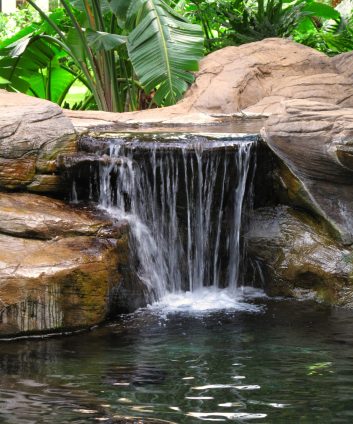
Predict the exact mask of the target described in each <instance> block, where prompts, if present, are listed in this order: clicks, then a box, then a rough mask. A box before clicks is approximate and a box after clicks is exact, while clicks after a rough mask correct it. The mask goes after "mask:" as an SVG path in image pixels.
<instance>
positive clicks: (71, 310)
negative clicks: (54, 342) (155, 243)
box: [0, 193, 140, 336]
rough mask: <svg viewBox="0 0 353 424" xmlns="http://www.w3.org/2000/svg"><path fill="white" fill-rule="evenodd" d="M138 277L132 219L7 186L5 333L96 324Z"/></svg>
mask: <svg viewBox="0 0 353 424" xmlns="http://www.w3.org/2000/svg"><path fill="white" fill-rule="evenodd" d="M28 237H30V238H28ZM133 282H134V278H133V276H132V275H130V271H129V247H128V227H127V225H126V224H124V223H122V224H120V225H119V226H112V225H111V223H109V222H107V221H104V220H99V219H97V218H94V217H93V216H91V215H90V214H89V213H87V212H84V211H73V210H72V209H71V208H70V207H69V206H66V205H65V204H64V203H62V202H60V201H54V200H53V199H49V198H46V197H43V196H37V195H33V194H21V195H10V194H4V193H0V335H1V336H4V335H6V334H16V333H21V332H27V331H39V330H41V331H49V330H50V331H51V330H58V329H63V328H69V329H74V328H80V327H87V326H91V325H94V324H97V323H99V322H101V321H103V320H104V319H106V317H107V316H108V315H109V314H111V313H112V312H114V310H115V308H116V305H115V300H114V296H115V297H116V298H119V296H117V293H118V292H119V290H120V288H121V289H122V290H123V291H124V293H126V292H127V290H128V288H129V284H130V285H131V284H133ZM133 287H134V290H135V291H136V287H135V286H133ZM111 292H114V293H115V295H114V296H110V294H111ZM119 301H120V302H121V299H120V300H119ZM126 301H128V299H126ZM134 302H135V300H134ZM118 306H119V308H121V307H122V306H123V305H118ZM138 306H140V305H138ZM128 308H129V306H128V305H127V304H126V305H125V309H128Z"/></svg>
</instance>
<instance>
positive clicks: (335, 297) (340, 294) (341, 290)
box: [246, 207, 353, 306]
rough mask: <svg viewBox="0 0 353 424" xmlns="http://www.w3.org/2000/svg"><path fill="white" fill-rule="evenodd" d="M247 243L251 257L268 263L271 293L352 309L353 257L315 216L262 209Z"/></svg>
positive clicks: (282, 208)
mask: <svg viewBox="0 0 353 424" xmlns="http://www.w3.org/2000/svg"><path fill="white" fill-rule="evenodd" d="M246 240H247V243H248V248H249V254H250V256H252V257H253V258H256V259H258V260H260V261H261V262H263V263H265V264H266V270H267V274H268V275H267V278H266V284H267V285H268V290H269V292H270V293H271V294H276V295H279V294H280V295H283V294H284V295H291V296H298V295H299V296H301V295H303V294H310V295H313V296H315V297H316V298H318V299H321V300H325V301H328V302H329V303H333V304H341V305H345V306H347V302H345V299H346V298H347V293H348V292H350V294H351V295H353V289H352V277H353V264H352V257H353V252H352V250H351V249H344V248H342V247H341V246H340V245H339V244H338V243H336V242H334V241H333V240H332V239H331V238H330V237H329V236H328V235H327V234H326V233H325V231H324V230H323V229H322V228H321V227H320V225H319V223H318V222H316V221H315V220H314V219H312V218H311V217H310V216H309V215H307V214H305V213H303V212H299V211H295V210H293V209H291V208H289V207H277V208H260V209H258V210H256V211H255V214H254V216H253V218H252V220H251V223H250V229H249V231H248V233H247V234H246ZM349 306H352V302H350V304H349Z"/></svg>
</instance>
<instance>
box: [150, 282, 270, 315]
mask: <svg viewBox="0 0 353 424" xmlns="http://www.w3.org/2000/svg"><path fill="white" fill-rule="evenodd" d="M261 297H266V296H265V294H264V292H263V291H261V290H256V289H253V288H252V287H242V288H239V289H237V290H236V291H234V290H228V289H219V288H215V287H204V288H202V289H199V290H196V291H194V292H183V293H169V294H167V295H166V296H164V297H163V298H162V299H161V300H160V301H158V302H155V303H154V304H152V305H150V306H149V308H150V309H152V310H157V311H161V312H164V313H173V312H187V313H200V312H201V313H203V312H206V313H207V312H212V311H217V310H227V311H241V312H252V313H254V312H261V311H262V310H263V306H261V305H255V304H253V303H250V302H249V301H251V300H253V299H255V298H261Z"/></svg>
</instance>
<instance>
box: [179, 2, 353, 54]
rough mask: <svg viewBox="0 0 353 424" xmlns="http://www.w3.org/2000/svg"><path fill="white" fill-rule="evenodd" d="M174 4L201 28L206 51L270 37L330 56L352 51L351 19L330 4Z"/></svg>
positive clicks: (352, 25)
mask: <svg viewBox="0 0 353 424" xmlns="http://www.w3.org/2000/svg"><path fill="white" fill-rule="evenodd" d="M173 3H174V6H175V7H176V8H177V9H178V10H180V11H181V12H182V13H183V14H185V16H188V17H189V18H191V19H192V21H193V22H195V23H199V24H200V25H201V26H202V28H203V30H204V34H205V38H206V48H207V51H212V50H215V49H218V48H220V47H224V46H226V45H239V44H243V43H247V42H251V41H257V40H261V39H263V38H267V37H290V38H294V39H295V40H296V41H298V42H300V43H303V44H306V45H309V46H311V47H314V48H317V49H318V50H321V51H324V52H326V53H329V54H334V53H339V52H342V51H347V50H352V49H353V44H352V37H351V33H352V28H353V23H352V20H345V19H343V18H342V16H341V15H340V13H339V11H338V10H336V9H335V8H334V7H333V6H332V5H331V4H330V3H331V2H330V1H326V2H322V1H320V2H319V1H314V0H293V1H291V0H207V1H201V0H187V1H186V0H179V1H178V0H175V1H174V2H173ZM339 8H340V6H339V7H338V9H339Z"/></svg>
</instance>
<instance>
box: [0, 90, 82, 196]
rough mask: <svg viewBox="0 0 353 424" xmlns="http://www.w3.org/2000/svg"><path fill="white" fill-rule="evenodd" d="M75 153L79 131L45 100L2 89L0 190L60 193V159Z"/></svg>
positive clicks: (53, 105) (0, 100) (0, 91)
mask: <svg viewBox="0 0 353 424" xmlns="http://www.w3.org/2000/svg"><path fill="white" fill-rule="evenodd" d="M75 151H76V131H75V129H74V127H73V125H72V123H71V121H70V120H69V119H68V118H67V117H66V116H65V115H64V114H63V111H62V109H61V108H60V107H59V106H58V105H55V104H54V103H51V102H49V101H46V100H41V99H37V98H35V97H30V96H26V95H24V94H19V93H9V92H7V91H4V90H0V190H1V189H7V190H9V189H21V190H28V191H33V192H47V193H50V192H57V191H60V189H61V188H62V187H61V183H62V181H61V178H60V176H59V170H58V166H57V159H58V156H59V155H61V154H65V155H68V154H72V153H74V152H75Z"/></svg>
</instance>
